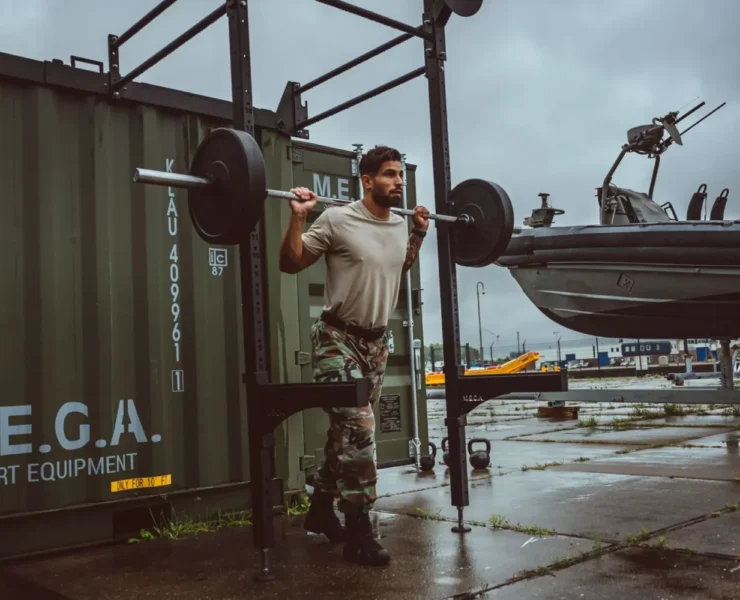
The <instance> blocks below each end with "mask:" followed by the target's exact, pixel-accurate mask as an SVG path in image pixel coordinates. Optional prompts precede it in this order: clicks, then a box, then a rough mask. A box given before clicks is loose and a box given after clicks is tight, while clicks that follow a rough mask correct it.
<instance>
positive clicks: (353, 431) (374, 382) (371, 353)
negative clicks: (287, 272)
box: [311, 320, 388, 514]
mask: <svg viewBox="0 0 740 600" xmlns="http://www.w3.org/2000/svg"><path fill="white" fill-rule="evenodd" d="M311 339H312V341H313V368H314V381H316V382H331V381H350V380H352V379H361V378H363V377H367V378H368V379H369V381H370V404H369V406H365V407H362V408H331V409H325V411H326V412H327V413H328V414H329V431H328V432H327V441H326V446H325V448H324V453H325V458H324V463H323V464H322V465H321V467H320V468H319V470H318V473H317V474H316V477H315V478H314V486H315V487H316V488H317V489H319V490H321V491H323V492H326V493H329V494H332V495H334V496H335V497H339V503H338V508H339V510H340V511H341V512H343V513H345V514H347V513H358V512H368V511H369V510H370V509H371V508H372V506H373V504H374V502H375V499H376V492H375V483H376V481H377V473H376V466H377V460H376V455H375V413H374V412H373V410H374V409H375V406H376V405H377V403H378V399H379V398H380V390H381V387H382V385H383V375H384V373H385V366H386V361H387V358H388V338H387V336H386V335H383V336H382V337H381V338H380V339H378V340H375V341H373V342H367V341H365V340H364V339H362V338H358V337H354V336H352V335H349V334H347V333H345V332H343V331H342V330H340V329H336V328H334V327H332V326H331V325H327V324H326V323H324V322H323V321H321V320H319V321H317V322H316V323H314V325H313V327H312V329H311Z"/></svg>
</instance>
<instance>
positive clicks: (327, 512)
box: [303, 488, 344, 543]
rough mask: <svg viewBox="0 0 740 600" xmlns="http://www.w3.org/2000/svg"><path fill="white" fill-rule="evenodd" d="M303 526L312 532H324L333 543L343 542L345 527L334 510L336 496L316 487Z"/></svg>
mask: <svg viewBox="0 0 740 600" xmlns="http://www.w3.org/2000/svg"><path fill="white" fill-rule="evenodd" d="M303 527H304V529H306V531H310V532H312V533H323V534H324V535H325V536H326V537H328V538H329V540H330V541H331V542H332V543H336V542H341V541H342V540H343V539H344V527H342V524H341V522H340V521H339V517H337V514H336V513H335V512H334V496H332V495H331V494H327V493H325V492H321V491H319V490H318V489H316V488H314V492H313V496H311V508H309V509H308V513H307V514H306V518H305V520H304V522H303Z"/></svg>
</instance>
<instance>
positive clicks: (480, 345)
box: [475, 281, 486, 363]
mask: <svg viewBox="0 0 740 600" xmlns="http://www.w3.org/2000/svg"><path fill="white" fill-rule="evenodd" d="M479 286H480V288H479ZM479 289H481V290H483V291H482V292H479ZM480 293H482V294H483V295H484V296H485V294H486V292H485V288H484V287H483V282H482V281H479V282H478V283H477V284H476V285H475V295H476V297H477V299H478V350H479V351H480V355H479V356H480V360H481V363H482V362H483V330H482V329H481V322H480Z"/></svg>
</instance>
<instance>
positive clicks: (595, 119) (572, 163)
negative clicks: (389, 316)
mask: <svg viewBox="0 0 740 600" xmlns="http://www.w3.org/2000/svg"><path fill="white" fill-rule="evenodd" d="M154 4H155V2H154V0H129V1H128V2H125V3H122V2H113V1H104V2H101V1H99V0H65V2H54V1H52V0H26V2H24V3H11V2H5V3H4V5H3V6H2V7H0V51H4V52H9V53H13V54H20V55H23V56H28V57H31V58H36V59H51V58H64V59H65V60H68V59H69V56H70V55H72V54H75V55H82V56H87V57H90V58H96V59H100V60H105V57H106V36H107V34H108V33H121V32H122V31H123V30H125V29H126V28H127V27H128V26H129V25H130V24H132V23H133V22H134V21H135V20H137V19H138V18H139V17H140V16H142V15H143V14H145V13H146V12H147V11H148V10H149V9H150V8H151V7H152V6H154ZM484 4H485V6H484V7H483V8H482V9H481V11H480V12H479V13H478V15H476V16H475V17H474V18H472V19H459V18H454V17H453V19H452V20H451V21H450V24H449V26H448V33H447V36H448V48H447V50H448V57H449V58H448V61H447V65H446V73H447V97H448V120H449V131H450V150H451V169H452V182H453V185H454V184H456V183H458V182H459V181H462V180H463V179H466V178H469V177H483V178H487V179H490V180H493V181H496V182H497V183H499V184H500V185H502V186H503V187H504V188H505V189H506V190H507V192H508V193H509V195H510V196H511V198H512V201H513V203H514V207H515V211H516V221H517V223H518V224H521V221H522V219H523V218H524V217H525V216H527V215H529V213H530V211H531V209H532V208H534V207H535V206H536V205H537V203H538V198H537V193H538V192H549V193H550V194H551V200H552V203H553V205H555V206H556V207H558V208H563V209H565V210H566V214H565V215H564V216H562V217H559V218H558V219H557V223H558V224H582V223H589V222H594V221H595V220H596V218H597V205H596V199H595V197H594V188H596V187H597V186H599V185H600V183H601V181H602V179H603V177H604V175H605V173H606V171H607V170H608V169H609V167H610V165H611V163H612V162H613V161H614V159H615V158H616V156H617V154H618V152H619V149H620V146H621V144H622V143H624V141H625V140H626V131H627V129H629V128H630V127H633V126H635V125H639V124H643V123H649V122H650V120H651V119H652V118H653V117H655V116H659V115H663V114H665V113H666V112H668V111H669V110H676V109H679V108H680V107H682V106H683V105H685V104H687V103H688V102H690V101H691V100H692V99H694V98H697V97H700V98H701V99H702V100H705V101H706V102H707V106H706V107H705V109H703V110H702V112H701V114H704V113H705V112H707V111H708V110H710V109H711V108H713V107H714V106H716V105H718V104H720V103H721V102H724V101H727V103H728V104H727V106H725V107H724V108H723V109H722V110H721V111H720V112H719V113H718V114H717V115H715V116H713V117H711V118H710V119H709V120H707V121H706V122H704V123H702V124H701V125H700V126H698V127H697V128H696V129H694V130H692V131H691V133H689V134H688V135H687V136H686V140H685V146H684V147H676V146H674V147H673V148H672V149H671V150H669V152H668V153H667V154H666V156H665V158H664V159H663V164H662V166H661V176H660V178H659V181H658V185H657V188H656V200H657V201H658V202H660V203H662V202H666V201H671V202H672V203H673V204H674V206H675V207H676V209H677V211H678V212H679V213H680V214H685V211H686V207H687V205H688V201H689V198H690V197H691V194H692V193H693V192H694V191H695V189H696V188H697V187H698V185H699V184H700V183H707V185H708V188H709V189H708V191H709V195H710V197H711V198H714V197H715V196H716V195H717V194H719V192H720V190H721V189H722V188H724V187H729V188H730V202H729V204H728V209H727V215H728V217H730V218H740V199H738V197H737V193H738V192H739V191H740V185H739V184H740V173H739V172H738V170H737V169H736V165H737V164H739V162H740V150H738V148H737V147H736V146H735V144H733V141H734V140H733V132H734V131H737V130H738V126H740V109H739V108H738V106H740V104H739V103H738V99H739V98H738V96H739V95H740V94H739V91H738V83H737V77H736V74H737V73H738V72H739V71H740V69H739V67H740V64H739V63H740V48H739V46H740V42H738V41H737V38H736V32H735V27H736V24H737V23H738V21H739V20H740V4H738V3H737V2H736V1H735V0H712V1H711V2H707V3H696V2H690V1H688V0H652V1H651V2H643V1H640V0H623V1H622V2H619V3H617V2H608V1H606V0H598V1H594V0H567V1H566V0H562V1H558V2H552V0H528V1H527V2H516V1H515V0H497V1H495V2H493V1H490V0H488V1H486V2H485V3H484ZM215 5H216V4H215V2H214V3H209V2H205V1H203V0H180V2H178V3H177V4H175V5H174V6H173V7H172V8H170V9H169V10H168V11H167V12H166V13H165V14H164V15H163V16H161V17H160V18H159V19H158V20H157V21H155V22H154V23H153V24H152V25H150V26H149V27H148V28H147V29H145V30H144V31H143V32H142V33H140V34H138V35H137V36H136V37H135V38H134V39H133V40H132V41H131V42H129V43H128V44H126V45H125V46H124V47H123V49H122V61H121V66H122V71H123V72H128V71H130V70H131V69H132V68H134V67H135V66H136V65H138V64H139V63H140V62H142V61H143V60H145V59H146V58H148V57H149V56H150V55H151V54H153V53H154V52H155V51H157V50H158V49H159V48H161V47H162V46H163V45H165V44H166V43H168V42H169V41H170V40H172V39H174V37H176V36H177V35H178V34H179V33H181V32H183V31H185V29H187V28H188V27H189V26H191V25H192V24H194V23H195V22H196V21H197V20H198V19H199V18H200V17H202V16H205V14H207V13H208V11H209V10H211V7H212V6H215ZM421 6H422V3H421V1H420V0H419V1H417V0H406V1H405V2H397V1H395V0H375V2H373V3H372V8H373V9H374V10H376V11H378V12H383V13H384V14H387V15H388V16H391V17H393V18H396V19H399V20H402V21H405V22H407V23H410V24H419V23H420V21H421ZM250 11H251V20H252V23H251V47H252V57H253V79H254V89H255V104H256V105H257V106H259V107H264V108H270V109H274V108H275V107H276V106H277V102H278V100H279V99H280V96H281V94H282V91H283V88H284V86H285V83H286V82H287V81H288V80H293V81H298V82H303V83H305V82H307V81H309V80H310V79H312V78H314V77H316V76H318V75H320V74H322V73H324V72H326V71H327V70H329V69H331V68H333V67H334V66H336V65H339V64H341V63H342V62H344V61H346V60H349V59H350V58H353V57H354V56H357V55H358V54H360V53H362V52H364V51H366V50H369V49H371V48H373V47H375V46H377V45H378V44H380V43H382V42H384V41H386V40H388V39H390V38H391V37H393V36H395V35H397V33H396V32H393V31H392V30H390V29H387V28H385V27H382V26H380V25H377V24H375V23H371V22H367V21H365V20H363V19H361V18H359V17H355V16H353V15H349V14H346V13H344V12H341V11H338V10H336V9H334V8H331V7H327V6H324V5H322V4H319V3H316V2H310V1H300V2H299V1H297V0H251V1H250ZM421 64H422V43H421V42H420V41H419V40H412V41H410V42H407V43H406V44H404V45H402V46H400V47H398V48H396V49H394V50H392V51H390V52H388V53H386V54H384V55H382V56H381V57H378V58H376V59H374V60H373V61H372V62H370V63H367V64H365V65H363V66H361V67H359V68H357V69H354V70H353V71H351V72H349V73H347V74H345V75H343V76H341V77H340V78H338V79H336V80H334V81H332V82H329V83H327V84H324V85H322V86H320V87H319V88H317V89H315V90H312V91H311V92H309V93H308V94H306V96H305V99H306V100H308V103H309V112H310V114H312V115H315V114H317V113H318V112H321V111H323V110H325V109H327V108H330V107H332V106H334V105H336V104H338V103H340V102H342V101H344V100H346V99H348V98H350V97H353V96H355V95H357V94H359V93H362V92H364V91H366V90H368V89H370V88H372V87H374V86H377V85H380V84H382V83H384V82H386V81H388V80H390V79H392V78H394V77H396V76H398V75H401V74H403V73H405V72H407V71H410V70H412V69H414V68H416V67H418V66H420V65H421ZM140 80H141V81H147V82H151V83H156V84H159V85H164V86H169V87H174V88H178V89H183V90H187V91H192V92H197V93H201V94H206V95H210V96H215V97H220V98H229V96H230V82H229V64H228V34H227V24H226V21H225V20H221V21H219V22H218V23H217V24H216V25H214V26H212V27H211V28H210V29H209V30H207V31H206V32H204V33H202V34H201V35H199V36H198V37H197V38H196V39H194V40H192V41H191V42H189V43H188V44H187V45H186V46H184V47H183V48H181V49H180V50H179V51H178V52H177V53H175V54H174V55H172V56H170V57H169V58H167V59H165V60H164V61H163V62H162V63H160V64H159V65H157V66H156V67H154V68H152V69H151V70H150V71H148V72H147V73H146V74H145V75H143V76H142V77H141V78H140ZM688 122H693V119H689V121H688ZM311 139H312V141H315V142H318V143H322V144H326V145H332V146H338V147H343V148H347V149H351V147H352V144H353V143H363V144H364V145H365V146H366V147H369V146H372V145H375V144H377V143H385V144H390V145H394V146H396V147H398V148H399V149H401V150H402V151H403V152H404V153H406V155H407V158H408V160H409V161H410V162H412V163H415V164H417V165H418V171H417V178H418V199H419V202H420V203H422V204H425V205H427V206H428V207H429V208H431V209H432V210H434V194H433V183H432V157H431V141H430V135H429V107H428V100H427V88H426V80H425V79H424V78H420V79H417V80H415V81H413V82H411V83H408V84H406V85H405V86H403V87H401V88H398V89H396V90H393V91H391V92H389V93H387V94H385V95H384V96H381V97H380V98H376V99H373V100H371V101H369V102H366V103H364V104H362V105H360V106H358V107H355V108H353V109H351V110H349V111H346V112H345V113H341V114H339V115H337V116H335V117H332V118H330V119H329V120H327V121H325V122H322V123H318V124H316V125H315V126H313V127H312V128H311ZM651 168H652V163H651V162H648V161H647V159H645V158H642V157H628V158H627V159H625V161H624V163H623V166H622V167H620V169H619V170H618V171H617V176H616V181H617V183H618V184H620V185H624V186H627V187H632V188H635V189H642V190H647V187H648V185H649V182H650V174H651ZM430 230H431V231H432V233H433V232H434V225H432V227H431V228H430ZM421 262H422V285H423V287H424V300H425V306H424V314H423V318H424V329H425V335H426V339H427V341H428V342H434V341H441V330H440V316H439V315H440V307H439V283H438V270H437V264H436V239H435V237H434V235H430V236H428V237H427V241H426V242H425V245H424V248H423V251H422V255H421ZM477 281H482V282H483V283H484V285H485V290H486V295H485V296H483V297H482V298H481V308H482V312H483V319H482V320H483V327H484V328H485V329H487V330H488V331H492V332H495V333H496V334H498V335H499V336H500V337H499V343H501V344H515V343H516V332H517V331H520V332H521V333H522V337H523V338H524V337H527V338H528V339H529V340H530V341H535V340H538V339H539V340H543V341H546V340H548V341H549V339H551V337H552V332H553V331H555V330H558V329H559V327H557V326H556V325H555V324H554V323H552V322H550V321H549V320H548V319H546V318H545V317H543V316H541V315H540V314H539V312H538V311H537V310H536V309H535V308H534V306H532V305H531V304H530V303H529V302H528V301H527V299H526V297H525V296H524V294H523V293H522V292H521V290H520V289H519V288H518V286H517V285H516V283H515V282H514V281H513V279H512V278H511V276H510V275H509V274H508V272H507V271H506V270H504V269H500V268H495V267H487V268H484V269H463V268H458V294H459V309H460V323H461V338H462V341H463V343H464V342H466V341H467V342H470V343H471V345H473V346H477V345H478V322H477V308H476V294H475V291H476V282H477ZM564 333H566V337H568V334H567V332H564ZM570 337H582V336H580V334H576V333H571V334H570ZM492 339H493V337H492V335H491V334H490V333H488V332H484V340H483V343H484V346H486V347H487V346H488V345H489V344H490V343H491V341H492Z"/></svg>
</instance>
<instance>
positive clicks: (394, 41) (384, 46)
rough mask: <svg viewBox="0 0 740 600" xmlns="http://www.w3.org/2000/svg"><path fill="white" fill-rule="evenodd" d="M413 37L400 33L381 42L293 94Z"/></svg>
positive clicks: (305, 90) (296, 94) (295, 91)
mask: <svg viewBox="0 0 740 600" xmlns="http://www.w3.org/2000/svg"><path fill="white" fill-rule="evenodd" d="M412 37H414V36H413V34H411V33H403V34H401V35H399V36H398V37H396V38H393V39H392V40H389V41H387V42H386V43H385V44H381V45H380V46H378V47H377V48H375V49H373V50H370V51H369V52H365V54H362V55H361V56H358V57H357V58H353V59H352V60H350V61H349V62H346V63H344V64H343V65H340V66H339V67H337V68H336V69H333V70H331V71H329V72H328V73H325V74H323V75H321V77H317V78H316V79H314V80H313V81H309V82H308V83H307V84H305V85H302V86H301V87H299V88H296V89H295V90H294V91H293V95H294V96H299V95H300V94H302V93H303V92H307V91H308V90H310V89H312V88H315V87H316V86H317V85H321V84H322V83H326V82H327V81H329V80H330V79H333V78H334V77H337V76H339V75H341V74H342V73H346V72H347V71H349V70H350V69H352V68H354V67H356V66H357V65H361V64H362V63H364V62H367V61H368V60H370V59H371V58H374V57H376V56H378V55H380V54H383V52H387V51H388V50H390V49H391V48H395V47H396V46H398V45H400V44H403V43H404V42H406V41H408V40H410V39H411V38H412Z"/></svg>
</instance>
